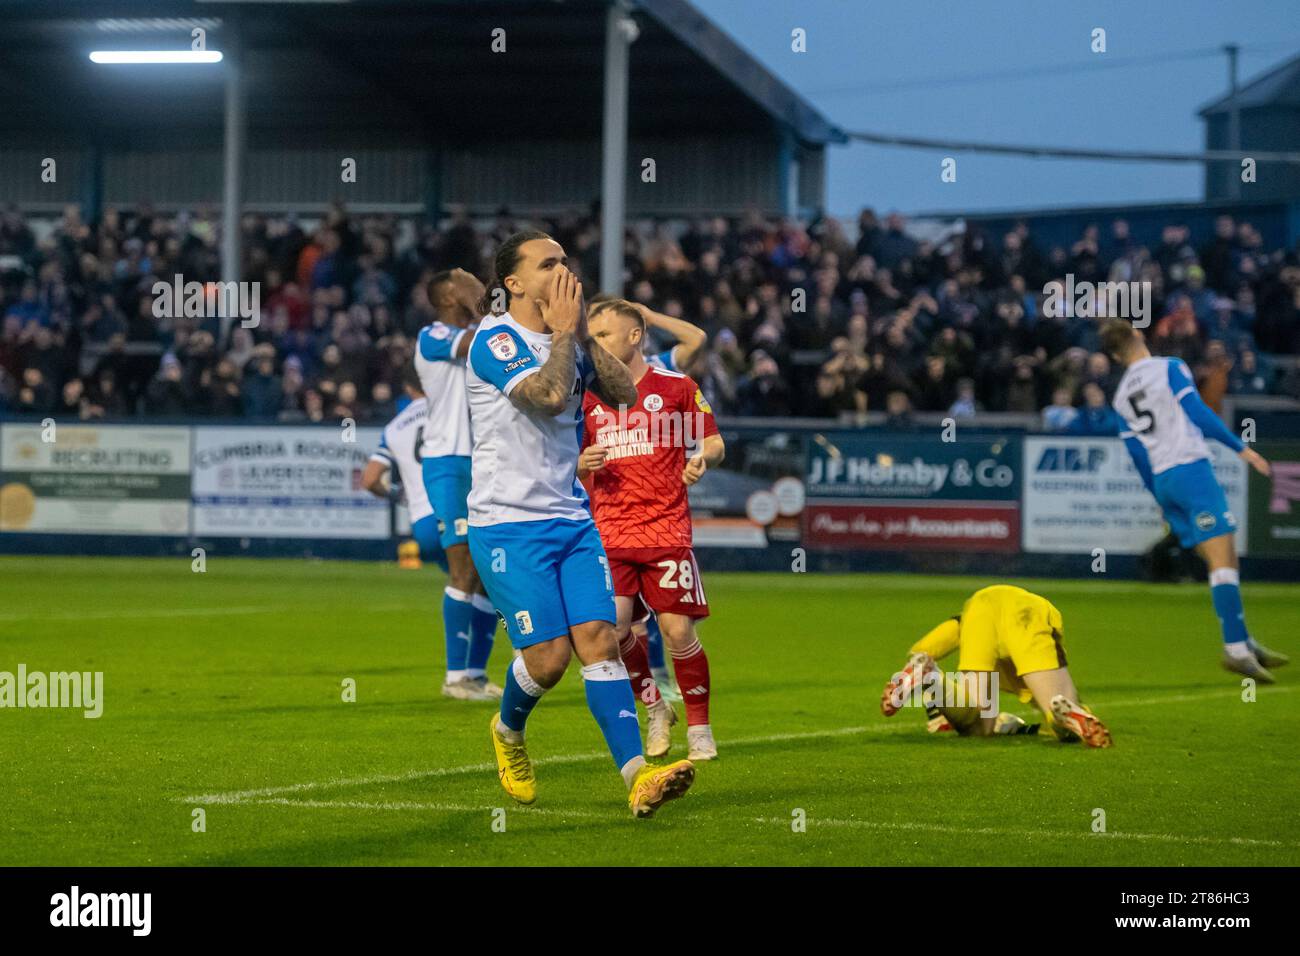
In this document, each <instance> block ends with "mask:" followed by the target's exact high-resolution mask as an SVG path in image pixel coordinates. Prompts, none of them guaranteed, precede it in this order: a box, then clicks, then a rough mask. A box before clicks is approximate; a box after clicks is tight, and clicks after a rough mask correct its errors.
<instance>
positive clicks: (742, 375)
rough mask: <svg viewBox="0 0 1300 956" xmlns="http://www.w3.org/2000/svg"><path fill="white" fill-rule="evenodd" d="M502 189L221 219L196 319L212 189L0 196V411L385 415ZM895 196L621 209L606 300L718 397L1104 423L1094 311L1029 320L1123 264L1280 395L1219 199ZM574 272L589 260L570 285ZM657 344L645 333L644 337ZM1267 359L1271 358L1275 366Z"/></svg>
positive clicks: (1061, 426)
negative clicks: (1070, 224)
mask: <svg viewBox="0 0 1300 956" xmlns="http://www.w3.org/2000/svg"><path fill="white" fill-rule="evenodd" d="M522 225H524V224H523V223H519V222H516V221H514V220H513V219H512V217H511V216H510V215H509V214H508V213H507V212H505V211H502V212H501V213H499V214H498V216H497V218H496V220H495V221H494V222H489V223H481V222H480V223H475V222H473V221H471V220H470V218H469V217H468V216H466V215H465V214H464V213H455V214H452V215H450V216H449V217H448V218H447V219H446V220H445V221H444V222H443V223H441V224H440V227H439V228H435V227H434V226H432V225H430V224H429V223H427V222H424V221H419V220H413V219H402V218H399V217H396V216H360V217H358V216H352V215H349V214H348V213H347V212H346V211H345V210H344V209H343V208H341V207H335V208H333V209H332V210H331V211H330V212H329V213H328V214H326V215H325V216H323V217H321V218H320V220H319V222H316V223H313V225H312V226H311V228H307V227H306V226H304V224H303V223H301V222H299V220H298V219H297V218H295V217H292V216H285V217H266V216H261V215H249V216H246V217H245V218H244V221H243V229H244V233H245V235H244V239H245V262H244V278H245V280H247V281H250V282H251V281H256V282H259V283H260V295H261V300H260V304H261V310H260V320H259V322H258V324H257V326H256V327H254V328H244V327H242V324H241V323H240V322H239V321H238V319H237V318H236V320H235V321H233V322H232V321H228V320H227V321H223V320H222V319H221V318H220V317H217V316H211V315H209V316H206V317H201V316H195V317H184V316H178V315H176V312H177V311H178V310H177V309H175V308H173V309H171V310H170V311H169V310H161V311H162V313H163V314H162V315H161V316H159V315H155V312H156V311H159V310H156V309H155V307H154V295H153V293H152V288H153V286H154V284H155V283H156V282H158V281H159V280H161V281H164V282H168V283H170V282H172V281H173V277H174V276H175V275H177V274H179V275H181V276H183V277H184V279H185V280H186V281H192V280H198V281H207V280H215V279H216V278H218V274H219V251H218V250H219V228H218V220H217V218H216V216H215V214H214V213H213V212H211V211H200V212H197V213H193V214H191V213H182V214H179V215H163V214H160V213H157V212H155V211H153V210H152V209H151V208H149V207H148V206H141V207H138V208H135V209H131V210H115V209H108V210H106V211H105V213H104V214H103V216H102V217H101V218H100V220H99V221H98V222H95V223H88V222H86V221H84V220H83V219H82V216H81V214H80V212H79V210H77V209H76V208H69V209H67V210H65V212H64V214H63V216H62V219H61V220H60V221H59V222H58V223H57V224H55V225H54V227H53V228H52V229H48V230H45V231H44V234H43V235H42V237H41V238H40V239H38V238H37V230H34V229H33V224H32V223H29V222H28V221H27V220H26V219H25V218H24V216H23V215H22V214H20V212H19V211H18V210H16V209H14V208H9V209H7V210H5V211H4V212H3V213H2V214H0V290H2V293H3V300H2V301H0V323H2V324H0V411H9V412H12V413H18V414H24V415H42V416H43V415H53V416H55V417H60V416H68V417H76V418H80V419H99V418H108V419H113V418H122V417H129V416H141V415H143V416H152V417H167V418H175V417H195V416H211V417H222V418H241V417H246V418H257V419H279V420H283V421H331V420H339V419H342V418H345V417H351V418H354V419H356V420H358V421H378V420H381V419H386V418H387V417H389V416H391V415H392V414H393V413H394V405H395V399H396V396H397V395H398V394H399V393H400V382H401V373H402V368H403V366H404V364H405V363H406V362H407V360H408V359H409V357H410V355H411V352H412V348H413V343H414V339H415V336H416V333H417V332H418V330H419V329H420V328H421V327H422V326H424V325H425V324H427V323H428V322H429V321H431V320H432V319H433V318H435V315H434V312H433V309H432V307H431V306H430V303H429V301H428V298H427V295H426V293H425V284H426V282H427V280H428V279H429V277H430V276H431V275H433V274H434V273H435V272H436V271H438V270H443V269H450V268H455V267H460V268H464V269H467V270H469V271H471V272H474V273H475V274H477V275H480V276H483V277H484V278H486V275H485V273H486V268H487V264H488V263H489V262H490V261H491V250H492V248H493V247H494V246H495V245H496V244H497V243H498V242H499V241H500V240H501V239H503V238H505V236H507V235H508V234H510V233H511V232H513V231H514V230H515V229H516V228H519V227H520V226H522ZM540 225H541V227H542V228H545V229H547V230H548V231H549V232H550V233H551V234H552V235H553V236H555V238H556V239H557V240H559V241H560V242H561V243H562V244H563V245H564V247H565V248H566V250H568V252H569V254H570V257H571V261H572V267H573V268H574V270H575V271H577V272H578V273H579V274H580V275H582V276H587V277H594V276H595V275H596V274H597V265H598V254H599V249H598V246H599V226H598V223H597V222H596V220H594V219H593V218H592V217H590V216H585V215H581V214H576V213H575V214H574V215H572V216H570V217H566V218H561V219H558V220H555V221H550V222H547V223H541V224H540ZM905 225H906V224H905V222H904V220H903V219H902V217H900V216H898V215H896V214H891V215H889V216H887V217H886V218H884V219H883V220H881V219H880V218H878V217H877V215H876V214H875V213H874V212H873V211H872V210H869V209H868V210H864V211H863V212H862V213H861V215H860V217H859V220H858V223H857V235H856V236H853V237H851V236H850V235H849V232H848V231H847V230H846V229H844V228H843V226H842V225H841V224H840V223H839V222H838V221H837V220H835V219H831V218H822V219H818V220H816V221H814V222H812V223H809V224H802V223H796V222H792V221H788V220H780V221H774V220H765V219H762V218H759V217H757V216H751V217H749V218H745V219H742V220H739V221H735V220H727V219H723V218H717V219H711V220H707V221H701V222H697V223H694V224H692V225H690V226H688V227H686V228H684V229H680V228H679V229H670V228H669V226H668V225H667V224H640V225H638V226H637V227H635V228H630V229H629V231H628V235H627V240H626V249H625V262H626V274H627V283H626V288H627V292H628V295H629V297H630V298H632V299H634V300H636V301H639V302H642V303H645V304H647V305H649V306H651V307H652V308H654V309H656V310H658V311H661V312H664V313H666V314H669V315H672V316H674V317H679V318H685V319H687V320H689V321H691V322H693V323H695V324H697V325H699V326H700V327H702V328H703V329H705V330H706V332H707V333H708V336H709V344H708V347H707V348H706V350H705V351H704V353H703V354H702V355H701V356H700V357H699V358H698V359H697V360H696V361H695V362H694V363H693V366H692V368H690V369H688V370H687V371H689V372H690V373H691V374H692V375H693V376H694V377H695V378H696V379H697V380H698V381H699V382H700V384H701V387H702V388H703V389H704V391H705V394H706V396H707V397H708V398H709V400H710V401H711V402H712V404H713V406H714V408H715V410H716V411H717V412H718V413H719V414H722V415H743V416H791V415H797V416H809V417H835V416H842V415H844V414H846V413H847V414H848V415H849V416H850V417H851V416H853V415H854V414H855V413H860V412H864V411H868V410H870V411H884V412H886V413H887V415H888V417H889V419H890V420H891V421H894V422H905V421H906V420H907V419H908V418H909V417H910V416H911V415H912V414H913V412H916V411H924V412H946V413H948V414H951V415H953V416H955V417H960V416H970V415H974V414H976V413H977V412H980V411H1011V412H1022V413H1034V414H1038V415H1041V418H1042V424H1043V427H1045V428H1048V429H1051V430H1059V431H1072V432H1077V433H1083V434H1107V433H1114V432H1115V430H1116V428H1117V420H1116V417H1115V415H1114V412H1113V411H1112V410H1111V409H1110V407H1109V399H1110V396H1111V394H1112V392H1113V389H1114V387H1115V385H1116V382H1117V379H1118V374H1117V370H1116V369H1115V368H1114V367H1113V366H1112V364H1111V362H1110V361H1109V359H1108V358H1107V357H1106V356H1105V355H1104V354H1103V353H1102V352H1101V351H1100V343H1099V340H1098V329H1099V326H1100V324H1101V321H1102V320H1100V319H1094V318H1064V317H1049V316H1048V315H1046V314H1045V310H1044V308H1043V301H1044V295H1043V287H1044V285H1045V284H1046V283H1047V282H1049V281H1051V280H1054V279H1060V278H1062V277H1064V276H1065V275H1066V274H1067V273H1071V274H1073V276H1074V278H1075V281H1076V282H1083V281H1092V282H1104V281H1108V280H1109V281H1130V280H1136V281H1145V282H1150V283H1151V289H1152V290H1153V297H1152V302H1153V308H1154V312H1153V315H1152V325H1151V327H1150V328H1149V329H1147V335H1148V338H1149V339H1150V342H1151V345H1152V349H1153V351H1154V352H1156V353H1161V354H1176V355H1179V356H1181V357H1183V358H1184V359H1186V360H1187V362H1188V363H1189V365H1191V366H1192V368H1193V370H1194V372H1195V376H1196V378H1197V384H1198V386H1199V387H1200V390H1201V393H1202V395H1204V396H1205V398H1206V400H1207V401H1208V402H1209V403H1210V404H1211V405H1212V406H1213V407H1216V408H1217V407H1218V406H1219V403H1220V401H1221V399H1222V397H1223V396H1224V395H1225V394H1228V393H1235V394H1240V393H1247V394H1261V393H1274V392H1277V393H1283V394H1290V395H1297V394H1300V381H1297V378H1296V374H1295V371H1294V369H1295V363H1294V362H1285V361H1284V362H1281V363H1275V362H1274V361H1273V360H1272V359H1271V358H1270V357H1269V356H1270V355H1280V356H1295V355H1296V354H1297V353H1300V260H1298V259H1297V254H1296V251H1295V250H1269V249H1265V248H1263V242H1262V240H1261V237H1260V234H1259V232H1258V231H1257V230H1256V229H1255V228H1254V227H1253V226H1252V225H1251V224H1250V223H1249V222H1245V221H1236V220H1234V219H1233V218H1231V217H1229V216H1222V217H1220V218H1219V219H1218V220H1217V223H1216V229H1215V235H1214V237H1213V239H1212V240H1211V241H1210V242H1208V243H1205V244H1203V245H1201V246H1200V247H1195V246H1194V245H1193V244H1192V242H1191V240H1190V236H1189V230H1188V229H1187V228H1186V227H1185V226H1182V225H1178V224H1170V225H1169V226H1167V227H1166V228H1165V229H1164V232H1163V236H1162V240H1161V242H1160V243H1159V244H1158V245H1156V246H1155V247H1154V248H1148V247H1146V246H1142V245H1139V244H1137V243H1136V242H1134V241H1132V240H1131V239H1130V236H1129V229H1128V225H1127V223H1126V222H1124V221H1123V220H1115V221H1113V222H1111V223H1108V224H1106V226H1105V228H1104V229H1103V228H1102V227H1100V226H1089V227H1088V228H1087V229H1086V230H1085V231H1084V233H1083V235H1081V236H1080V237H1079V238H1078V240H1077V241H1076V242H1074V243H1073V245H1071V246H1070V247H1069V248H1065V247H1060V246H1054V247H1051V248H1044V247H1042V246H1041V245H1040V244H1039V243H1038V242H1036V241H1035V238H1034V236H1033V234H1032V233H1031V232H1030V230H1029V228H1028V227H1027V226H1026V225H1024V224H1020V225H1018V226H1016V227H1015V228H1014V229H1012V230H1011V231H1009V232H1007V233H1006V234H1005V235H986V234H985V233H984V232H982V231H981V230H980V229H979V228H978V227H975V228H968V229H966V230H965V231H964V233H961V234H957V235H954V236H952V237H951V238H949V239H947V240H944V241H941V242H937V243H932V242H926V241H922V240H918V239H916V238H913V237H912V236H909V234H908V232H907V230H906V229H905ZM589 285H590V286H591V288H590V289H589V290H588V291H589V293H594V292H595V291H596V289H595V282H594V281H591V282H590V283H589ZM659 344H660V346H661V347H666V346H667V345H668V344H669V343H666V342H664V343H659ZM1275 366H1277V367H1275Z"/></svg>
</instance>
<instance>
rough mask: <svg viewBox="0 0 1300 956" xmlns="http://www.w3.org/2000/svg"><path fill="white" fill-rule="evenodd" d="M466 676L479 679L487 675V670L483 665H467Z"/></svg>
mask: <svg viewBox="0 0 1300 956" xmlns="http://www.w3.org/2000/svg"><path fill="white" fill-rule="evenodd" d="M465 676H466V677H470V678H473V679H474V680H478V679H479V678H480V677H487V671H485V670H484V669H483V668H481V667H467V668H465Z"/></svg>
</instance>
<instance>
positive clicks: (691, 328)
mask: <svg viewBox="0 0 1300 956" xmlns="http://www.w3.org/2000/svg"><path fill="white" fill-rule="evenodd" d="M611 302H629V304H631V305H632V306H633V307H635V308H636V310H637V311H638V312H640V313H641V318H643V319H644V320H645V324H646V327H647V328H648V329H658V330H659V331H660V332H664V333H666V334H667V335H669V336H671V337H672V338H673V339H674V340H675V341H674V344H673V345H671V346H669V347H668V348H666V349H664V350H663V351H662V352H650V353H647V354H646V357H645V361H646V364H647V365H649V366H650V367H651V368H661V369H663V370H664V371H667V372H681V373H683V374H690V371H689V370H690V368H691V366H692V365H694V364H695V360H696V358H698V357H699V354H700V352H701V351H703V349H704V346H705V345H706V344H707V343H708V341H709V336H708V333H707V332H705V331H704V330H703V329H702V328H700V327H699V326H698V325H692V324H691V323H690V322H687V321H686V320H685V319H675V318H673V317H672V316H671V315H664V314H663V313H662V312H656V311H655V310H654V309H652V308H650V307H649V306H648V305H645V304H644V303H641V302H631V301H630V300H625V299H620V298H619V297H618V296H614V295H609V294H607V293H601V294H600V295H594V296H592V297H591V305H590V307H589V309H588V313H589V315H593V316H594V315H595V314H596V313H598V312H600V310H601V309H602V308H604V307H605V306H606V305H608V304H609V303H611ZM647 341H648V337H647ZM632 634H633V635H634V636H635V637H636V639H637V640H638V641H641V642H642V643H644V644H645V645H646V654H647V657H648V659H649V661H650V676H651V677H653V678H654V680H655V684H656V685H657V686H658V687H659V693H660V694H662V695H663V697H664V699H665V700H669V701H674V700H681V699H682V693H681V690H680V689H678V687H677V684H676V682H675V681H674V680H673V677H672V675H671V674H670V673H669V672H668V662H667V661H666V660H665V659H664V638H663V634H662V633H661V632H660V630H659V620H658V619H657V618H656V617H655V615H654V613H653V612H650V611H647V613H646V615H645V617H642V618H641V619H639V620H637V621H633V622H632Z"/></svg>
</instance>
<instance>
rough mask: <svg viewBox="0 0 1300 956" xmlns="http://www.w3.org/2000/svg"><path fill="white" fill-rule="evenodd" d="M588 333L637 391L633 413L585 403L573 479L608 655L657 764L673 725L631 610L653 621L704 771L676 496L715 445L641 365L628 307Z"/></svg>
mask: <svg viewBox="0 0 1300 956" xmlns="http://www.w3.org/2000/svg"><path fill="white" fill-rule="evenodd" d="M588 328H589V331H590V333H591V336H592V338H594V339H595V340H596V341H597V342H599V343H600V344H601V345H602V346H603V347H604V348H605V350H606V351H607V352H609V353H610V354H611V355H613V356H614V357H615V358H617V359H619V360H620V361H621V362H623V363H624V364H625V365H627V367H628V368H629V369H630V370H631V372H632V380H633V381H634V382H636V387H637V403H636V405H635V406H633V407H632V408H626V409H619V408H610V407H609V405H608V404H607V403H604V402H602V401H601V400H600V399H598V398H597V397H596V396H595V395H594V394H593V393H588V395H587V398H586V400H585V402H584V403H583V438H582V444H583V450H582V454H581V455H580V456H579V458H578V478H579V479H580V480H581V481H582V482H583V483H584V484H585V485H587V487H588V489H589V490H590V493H591V504H592V513H593V515H594V516H595V518H596V527H597V528H598V529H599V530H600V537H601V540H602V541H603V542H604V543H605V553H606V555H608V557H609V568H610V573H611V574H612V576H613V579H614V595H615V603H616V604H617V607H618V624H617V633H618V638H619V650H620V652H621V654H622V657H623V663H624V664H625V665H626V666H627V670H628V675H629V676H630V677H631V680H632V688H633V690H634V691H636V693H637V695H638V696H639V697H640V698H641V701H642V702H643V703H644V704H645V705H646V710H647V713H648V715H649V720H648V721H647V730H646V748H645V752H646V756H647V757H662V756H663V755H664V754H666V753H667V752H668V750H669V747H670V746H671V739H670V732H669V727H671V725H672V724H673V723H675V722H676V714H675V713H674V712H673V709H672V705H671V704H669V703H668V701H666V700H664V699H663V698H662V696H661V695H660V693H659V689H658V688H657V687H656V686H655V682H654V679H653V678H652V677H651V675H650V664H649V661H648V660H647V658H646V646H645V644H644V643H642V642H638V641H637V639H636V637H635V636H634V635H633V634H632V620H633V616H634V606H635V605H636V604H637V603H638V598H639V599H640V601H641V602H644V604H645V606H646V607H649V608H650V609H651V610H653V611H654V612H655V614H656V615H657V617H658V619H659V627H660V630H662V631H663V635H664V639H665V641H666V642H667V644H668V649H669V652H670V653H671V654H672V658H673V669H674V671H675V672H676V675H677V685H678V686H679V687H680V688H681V691H682V697H683V700H684V702H685V706H686V742H687V744H688V746H689V748H690V759H691V760H712V759H713V758H715V757H716V756H717V755H718V747H717V744H716V743H714V740H713V731H712V729H711V728H710V727H709V659H708V657H706V656H705V654H704V648H703V647H701V646H700V639H699V636H698V635H697V634H696V633H695V622H696V620H699V619H701V618H705V617H708V614H709V605H708V601H707V600H706V599H705V596H704V586H703V584H701V582H700V569H699V565H698V564H696V562H695V553H694V551H692V550H691V513H690V509H689V507H688V506H687V500H686V489H687V487H689V486H690V485H693V484H695V482H697V481H699V480H700V477H701V476H702V475H703V474H704V472H705V471H706V470H707V469H708V468H711V467H714V466H715V465H717V464H718V463H719V462H721V461H722V456H723V454H724V453H725V448H724V446H723V443H722V436H721V435H719V434H718V426H717V424H716V423H715V422H714V420H713V410H712V409H711V408H710V407H709V403H708V402H707V401H705V400H704V396H703V394H701V392H700V389H699V386H697V385H696V384H695V382H693V381H691V379H690V378H688V377H687V376H685V375H682V374H680V373H678V372H669V371H665V370H663V369H657V368H651V367H650V366H649V365H647V364H646V361H645V358H644V356H643V355H642V352H641V350H642V347H643V340H644V338H645V319H644V318H643V317H642V315H641V312H640V310H638V309H637V308H636V306H634V305H632V304H631V303H629V302H626V301H624V300H622V299H610V300H606V301H603V302H601V303H599V304H598V305H596V306H594V307H593V309H592V312H591V315H590V316H589V318H588ZM688 446H690V451H691V457H689V458H688V457H687V451H688Z"/></svg>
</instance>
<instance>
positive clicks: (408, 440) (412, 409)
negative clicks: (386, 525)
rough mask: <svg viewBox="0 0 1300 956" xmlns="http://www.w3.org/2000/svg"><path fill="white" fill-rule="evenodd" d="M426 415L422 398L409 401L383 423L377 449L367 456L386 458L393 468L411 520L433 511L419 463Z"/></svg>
mask: <svg viewBox="0 0 1300 956" xmlns="http://www.w3.org/2000/svg"><path fill="white" fill-rule="evenodd" d="M427 414H428V406H427V404H426V403H425V400H424V399H423V398H417V399H415V400H414V401H412V402H411V404H409V405H407V406H406V407H405V408H403V409H402V410H401V411H400V412H398V413H397V415H396V416H395V417H394V418H393V420H392V421H390V422H389V423H388V424H387V425H385V426H384V432H383V436H382V437H381V438H380V440H379V451H378V452H376V453H375V454H374V455H372V456H371V457H372V458H380V459H383V460H386V461H388V462H390V463H391V465H392V466H395V467H396V469H397V475H398V478H399V479H400V480H401V482H402V490H403V492H405V494H406V507H407V509H408V510H409V511H410V512H411V521H412V522H416V521H419V520H420V519H421V518H425V517H428V516H429V515H431V514H433V506H432V505H430V504H429V495H428V492H426V491H425V489H424V468H423V466H422V465H421V463H420V462H421V460H422V458H423V456H422V455H421V454H420V444H421V441H422V439H423V437H424V429H425V416H426V415H427Z"/></svg>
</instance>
